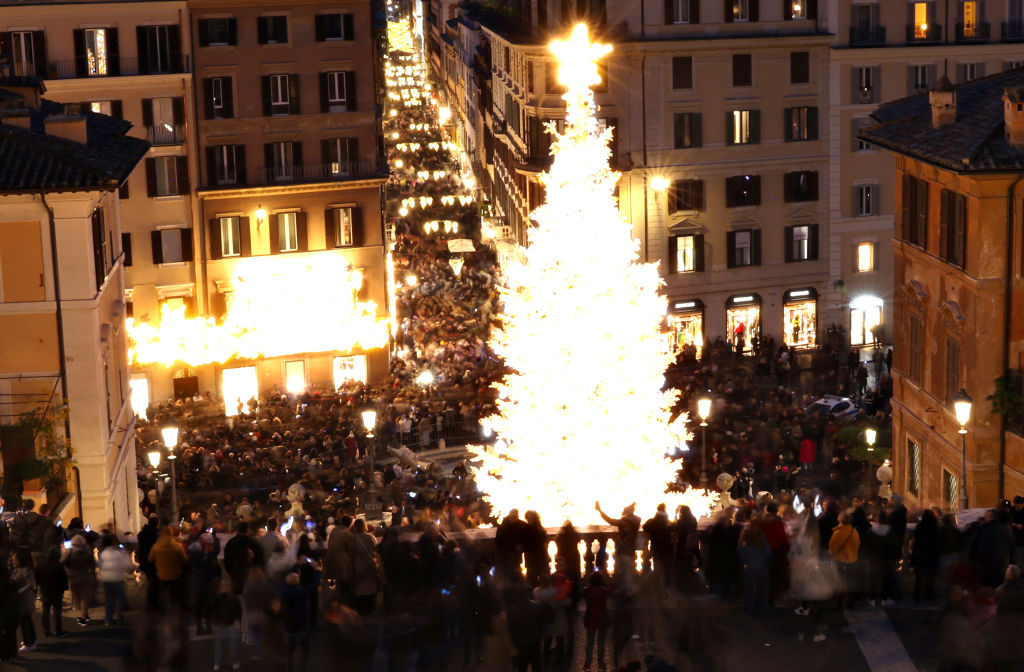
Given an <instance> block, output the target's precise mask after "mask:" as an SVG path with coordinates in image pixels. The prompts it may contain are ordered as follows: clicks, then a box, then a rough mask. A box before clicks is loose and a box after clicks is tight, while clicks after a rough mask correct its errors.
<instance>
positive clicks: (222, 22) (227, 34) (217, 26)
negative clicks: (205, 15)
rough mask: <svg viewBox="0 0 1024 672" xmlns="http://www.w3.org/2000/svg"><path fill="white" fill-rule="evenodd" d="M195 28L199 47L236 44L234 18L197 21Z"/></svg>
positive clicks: (235, 22) (236, 35) (236, 34)
mask: <svg viewBox="0 0 1024 672" xmlns="http://www.w3.org/2000/svg"><path fill="white" fill-rule="evenodd" d="M197 28H198V33H199V46H200V47H218V46H229V45H230V46H233V45H236V44H238V22H237V21H236V20H235V19H234V18H220V19H199V21H198V23H197Z"/></svg>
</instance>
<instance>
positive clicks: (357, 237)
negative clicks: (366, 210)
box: [352, 207, 366, 247]
mask: <svg viewBox="0 0 1024 672" xmlns="http://www.w3.org/2000/svg"><path fill="white" fill-rule="evenodd" d="M352 245H353V247H362V246H363V245H366V227H365V225H364V224H363V209H362V208H360V207H353V208H352Z"/></svg>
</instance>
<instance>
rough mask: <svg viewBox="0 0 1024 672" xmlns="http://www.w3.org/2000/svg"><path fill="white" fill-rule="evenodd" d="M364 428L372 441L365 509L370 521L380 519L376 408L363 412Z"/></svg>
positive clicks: (367, 436)
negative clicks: (375, 459) (376, 471)
mask: <svg viewBox="0 0 1024 672" xmlns="http://www.w3.org/2000/svg"><path fill="white" fill-rule="evenodd" d="M362 416H363V427H365V428H366V432H367V434H366V438H367V439H370V446H369V451H370V487H369V489H368V490H367V492H366V502H365V503H364V504H363V509H364V510H365V511H366V517H367V518H368V519H370V520H379V519H380V503H379V502H378V501H377V479H376V476H375V474H374V458H375V457H376V455H377V437H376V435H374V433H373V430H374V429H375V428H376V427H377V411H376V409H374V408H367V409H365V410H364V411H363V412H362Z"/></svg>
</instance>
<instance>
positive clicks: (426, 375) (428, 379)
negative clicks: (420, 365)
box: [416, 369, 434, 387]
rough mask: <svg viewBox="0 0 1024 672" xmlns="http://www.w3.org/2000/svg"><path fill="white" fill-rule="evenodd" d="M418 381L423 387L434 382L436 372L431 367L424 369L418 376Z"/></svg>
mask: <svg viewBox="0 0 1024 672" xmlns="http://www.w3.org/2000/svg"><path fill="white" fill-rule="evenodd" d="M416 382H417V383H418V384H420V385H422V386H423V387H427V386H428V385H433V384H434V374H433V373H431V372H430V370H429V369H424V370H423V372H422V373H420V375H418V376H416Z"/></svg>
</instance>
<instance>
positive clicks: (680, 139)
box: [673, 112, 703, 149]
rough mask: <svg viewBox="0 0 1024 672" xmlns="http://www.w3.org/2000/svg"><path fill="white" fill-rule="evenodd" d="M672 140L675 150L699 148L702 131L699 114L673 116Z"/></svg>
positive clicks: (681, 113) (688, 113) (685, 113)
mask: <svg viewBox="0 0 1024 672" xmlns="http://www.w3.org/2000/svg"><path fill="white" fill-rule="evenodd" d="M673 122H674V126H675V128H674V136H675V137H674V140H675V143H674V144H675V148H676V149H687V148H690V147H700V146H701V145H702V140H703V137H702V136H703V130H702V124H701V113H700V112H680V113H678V114H675V115H673Z"/></svg>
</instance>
